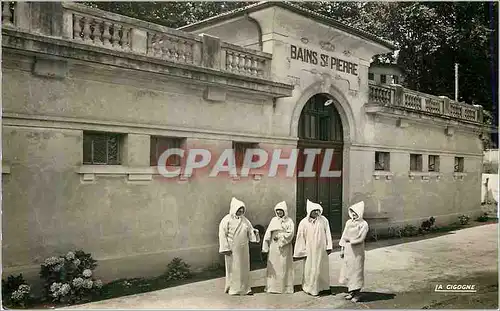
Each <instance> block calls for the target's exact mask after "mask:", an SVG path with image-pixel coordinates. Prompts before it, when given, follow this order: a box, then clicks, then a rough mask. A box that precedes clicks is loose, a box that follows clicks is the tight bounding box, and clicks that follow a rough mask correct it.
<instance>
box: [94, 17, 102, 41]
mask: <svg viewBox="0 0 500 311" xmlns="http://www.w3.org/2000/svg"><path fill="white" fill-rule="evenodd" d="M92 37H93V39H94V44H97V45H102V40H101V22H100V21H99V20H97V19H94V31H93V32H92Z"/></svg>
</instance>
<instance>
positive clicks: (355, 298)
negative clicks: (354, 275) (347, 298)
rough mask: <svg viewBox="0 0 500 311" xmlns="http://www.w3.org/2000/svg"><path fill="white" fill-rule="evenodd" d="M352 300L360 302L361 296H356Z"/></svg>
mask: <svg viewBox="0 0 500 311" xmlns="http://www.w3.org/2000/svg"><path fill="white" fill-rule="evenodd" d="M351 301H352V302H358V301H359V296H354V297H352V299H351Z"/></svg>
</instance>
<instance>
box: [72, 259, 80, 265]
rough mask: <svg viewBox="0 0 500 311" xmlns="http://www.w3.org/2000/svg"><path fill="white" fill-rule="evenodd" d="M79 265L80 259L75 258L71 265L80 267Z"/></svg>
mask: <svg viewBox="0 0 500 311" xmlns="http://www.w3.org/2000/svg"><path fill="white" fill-rule="evenodd" d="M80 263H81V261H80V259H78V258H77V259H75V260H73V264H74V265H75V266H77V267H78V266H79V265H80Z"/></svg>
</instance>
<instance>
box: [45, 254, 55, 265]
mask: <svg viewBox="0 0 500 311" xmlns="http://www.w3.org/2000/svg"><path fill="white" fill-rule="evenodd" d="M57 262H58V258H57V257H54V256H52V257H49V258H47V259H45V262H44V265H46V266H52V265H55V264H56V263H57Z"/></svg>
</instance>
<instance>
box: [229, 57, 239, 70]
mask: <svg viewBox="0 0 500 311" xmlns="http://www.w3.org/2000/svg"><path fill="white" fill-rule="evenodd" d="M232 54H233V57H232V60H231V71H233V72H234V71H237V70H238V62H239V59H238V54H237V53H234V52H233V53H232Z"/></svg>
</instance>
